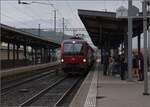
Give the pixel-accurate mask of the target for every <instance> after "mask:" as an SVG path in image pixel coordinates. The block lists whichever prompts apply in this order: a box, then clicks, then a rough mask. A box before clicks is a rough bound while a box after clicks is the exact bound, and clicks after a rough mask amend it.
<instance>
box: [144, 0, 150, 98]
mask: <svg viewBox="0 0 150 107" xmlns="http://www.w3.org/2000/svg"><path fill="white" fill-rule="evenodd" d="M142 10H143V33H144V93H143V95H149V93H148V72H147V71H148V69H147V18H146V16H147V5H146V1H145V0H144V1H143V2H142Z"/></svg>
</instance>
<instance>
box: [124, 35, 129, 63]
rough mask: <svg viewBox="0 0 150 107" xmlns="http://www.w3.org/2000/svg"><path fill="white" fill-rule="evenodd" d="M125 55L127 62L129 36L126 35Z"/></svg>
mask: <svg viewBox="0 0 150 107" xmlns="http://www.w3.org/2000/svg"><path fill="white" fill-rule="evenodd" d="M124 54H125V58H126V59H125V60H126V61H127V58H128V36H127V35H126V34H124ZM126 63H127V62H126Z"/></svg>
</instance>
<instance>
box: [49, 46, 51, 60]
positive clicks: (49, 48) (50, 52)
mask: <svg viewBox="0 0 150 107" xmlns="http://www.w3.org/2000/svg"><path fill="white" fill-rule="evenodd" d="M49 62H51V48H49Z"/></svg>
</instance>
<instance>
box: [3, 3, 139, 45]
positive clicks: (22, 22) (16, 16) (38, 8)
mask: <svg viewBox="0 0 150 107" xmlns="http://www.w3.org/2000/svg"><path fill="white" fill-rule="evenodd" d="M21 1H22V2H23V1H24V2H28V3H31V2H32V1H34V2H35V1H36V2H40V3H46V4H53V6H51V5H46V4H45V5H44V4H38V3H31V4H30V5H25V4H18V1H17V0H2V1H1V23H4V24H7V25H10V26H13V27H18V28H20V27H22V28H38V24H41V28H53V26H54V24H53V19H54V18H53V17H54V11H53V10H54V9H56V10H57V27H62V17H64V18H65V26H66V27H68V28H70V27H71V28H72V27H73V28H84V25H83V24H82V22H81V20H80V18H79V16H78V14H77V9H86V10H98V11H108V12H109V11H111V12H115V11H116V9H117V8H118V7H120V6H124V7H126V8H127V5H128V2H127V0H94V1H93V0H91V1H90V0H81V1H80V0H21ZM133 4H134V5H136V6H137V7H139V8H140V11H141V0H133ZM134 44H135V43H134Z"/></svg>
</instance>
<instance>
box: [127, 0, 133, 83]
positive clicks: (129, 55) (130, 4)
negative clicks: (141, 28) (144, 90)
mask: <svg viewBox="0 0 150 107" xmlns="http://www.w3.org/2000/svg"><path fill="white" fill-rule="evenodd" d="M131 15H132V0H128V80H129V81H132V79H133V78H132V35H133V32H132V29H133V27H132V18H131Z"/></svg>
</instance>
